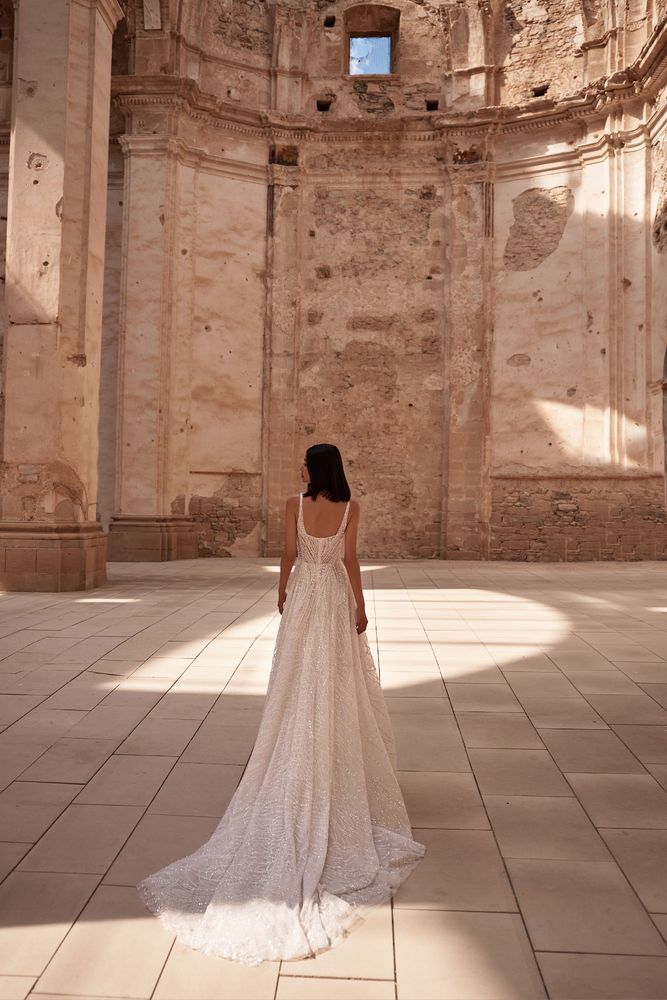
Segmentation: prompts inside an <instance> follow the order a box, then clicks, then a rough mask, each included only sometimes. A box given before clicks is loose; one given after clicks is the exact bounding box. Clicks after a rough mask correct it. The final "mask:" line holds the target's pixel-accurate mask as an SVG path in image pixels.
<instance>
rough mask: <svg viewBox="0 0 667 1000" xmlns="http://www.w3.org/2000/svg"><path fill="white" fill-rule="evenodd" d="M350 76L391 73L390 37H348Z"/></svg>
mask: <svg viewBox="0 0 667 1000" xmlns="http://www.w3.org/2000/svg"><path fill="white" fill-rule="evenodd" d="M349 71H350V75H351V76H386V75H388V74H389V73H391V35H350V66H349Z"/></svg>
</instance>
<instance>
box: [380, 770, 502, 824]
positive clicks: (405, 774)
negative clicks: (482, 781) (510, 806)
mask: <svg viewBox="0 0 667 1000" xmlns="http://www.w3.org/2000/svg"><path fill="white" fill-rule="evenodd" d="M398 778H399V782H400V785H401V789H402V792H403V796H404V798H405V804H406V807H407V810H408V815H409V816H410V821H411V823H412V826H413V827H427V828H429V829H440V830H488V829H489V822H488V820H487V818H486V812H485V811H484V806H483V805H482V800H481V798H480V797H479V792H478V791H477V786H476V784H475V780H474V778H473V776H472V775H471V774H455V773H452V772H449V773H448V772H444V771H439V772H438V771H432V772H430V773H423V772H420V771H399V772H398Z"/></svg>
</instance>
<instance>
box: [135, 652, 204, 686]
mask: <svg viewBox="0 0 667 1000" xmlns="http://www.w3.org/2000/svg"><path fill="white" fill-rule="evenodd" d="M192 659H193V658H192V657H191V658H189V659H181V658H178V657H175V656H171V657H169V656H157V655H156V656H150V657H149V658H148V659H147V660H144V662H143V663H142V664H141V666H140V667H137V669H136V670H135V671H134V673H133V674H132V676H133V677H141V678H142V679H143V678H147V677H166V678H169V679H170V680H174V681H176V680H178V678H179V677H181V675H182V674H184V673H185V671H186V670H187V669H188V667H189V666H190V664H191V662H192Z"/></svg>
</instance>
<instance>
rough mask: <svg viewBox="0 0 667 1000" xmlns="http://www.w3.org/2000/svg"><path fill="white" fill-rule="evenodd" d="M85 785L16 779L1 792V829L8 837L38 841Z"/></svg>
mask: <svg viewBox="0 0 667 1000" xmlns="http://www.w3.org/2000/svg"><path fill="white" fill-rule="evenodd" d="M80 788H81V785H75V784H62V785H61V784H57V783H55V782H53V783H52V782H44V783H42V782H39V781H14V782H12V784H11V785H9V786H8V787H7V788H5V789H4V791H3V792H0V830H1V831H2V836H3V837H4V838H6V839H7V840H11V841H18V842H21V841H23V842H25V843H28V844H34V843H35V842H36V841H37V840H39V838H40V837H41V836H42V834H43V833H44V831H45V830H47V829H48V828H49V827H50V826H51V824H52V823H53V821H54V820H55V819H57V817H58V816H59V815H60V814H61V812H63V811H64V810H65V809H66V808H67V806H68V805H69V804H70V802H71V801H72V799H73V798H74V797H75V796H76V794H77V792H78V791H79V789H80Z"/></svg>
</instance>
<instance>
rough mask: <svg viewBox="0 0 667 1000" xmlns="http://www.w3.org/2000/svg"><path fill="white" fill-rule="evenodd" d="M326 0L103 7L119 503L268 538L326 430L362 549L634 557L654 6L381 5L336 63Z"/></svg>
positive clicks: (656, 395)
mask: <svg viewBox="0 0 667 1000" xmlns="http://www.w3.org/2000/svg"><path fill="white" fill-rule="evenodd" d="M356 6H357V5H355V4H354V3H353V2H352V0H337V2H336V0H334V2H331V3H324V2H322V3H320V2H313V3H296V2H294V3H292V2H284V3H276V4H274V3H260V2H259V0H210V2H207V3H202V4H184V5H182V6H181V7H179V5H178V4H177V3H176V2H175V0H174V4H172V6H171V8H169V10H168V9H167V5H165V4H163V5H162V8H161V16H162V20H161V23H160V27H159V29H158V28H154V29H151V30H145V29H144V28H142V27H141V26H140V25H138V23H137V20H136V17H134V19H133V14H132V12H131V11H129V12H128V23H129V25H130V33H131V34H132V39H133V41H132V48H131V53H130V56H129V57H128V65H131V66H132V67H134V70H135V72H136V73H138V74H139V75H138V76H136V77H131V78H130V77H128V78H126V79H125V81H124V82H123V83H122V86H119V91H118V92H119V97H118V99H117V111H118V113H121V111H122V113H123V114H124V116H125V127H126V136H125V137H124V138H123V140H122V142H123V144H124V148H125V150H126V157H127V159H126V169H127V167H128V164H129V165H130V168H131V172H130V174H129V175H126V178H127V177H129V180H128V179H126V186H127V189H128V191H129V192H130V195H131V197H132V198H134V199H135V204H134V205H133V206H131V207H128V205H127V204H126V205H125V218H124V222H123V226H124V240H125V251H124V259H125V264H124V266H125V267H126V269H127V275H126V280H127V281H128V282H129V281H134V282H137V281H138V282H139V285H138V286H137V287H134V286H131V287H130V286H128V289H127V290H126V291H125V292H124V293H123V294H124V295H125V298H124V300H123V304H122V305H121V309H120V311H121V314H122V312H123V309H125V320H124V322H125V324H126V328H125V333H123V325H122V323H121V327H120V328H121V334H120V339H121V356H123V354H124V352H125V354H124V358H125V360H124V362H123V364H124V368H123V366H122V365H121V369H122V370H120V372H119V380H118V385H119V389H118V393H119V395H118V400H117V405H118V407H119V412H120V413H121V414H122V413H123V412H124V411H125V410H128V406H129V408H130V409H131V408H132V407H133V408H134V410H133V412H134V413H136V415H137V418H136V419H134V417H132V418H128V419H126V427H127V428H128V431H129V432H131V435H129V436H128V440H130V442H131V443H130V445H129V446H128V445H127V444H126V442H125V441H124V440H121V441H119V442H118V453H119V454H120V455H121V456H123V459H122V461H121V465H125V472H124V473H123V471H122V469H121V472H120V478H119V486H118V494H119V496H120V498H121V508H120V511H119V513H121V514H123V513H124V514H128V515H131V514H133V513H134V514H136V513H142V514H143V515H144V516H145V517H146V518H149V519H150V517H151V516H152V515H151V513H150V512H151V510H154V513H155V514H156V515H159V516H160V517H161V518H168V517H169V516H174V517H177V518H178V517H182V516H183V515H185V516H189V517H191V518H193V519H194V520H195V523H196V528H197V533H198V545H199V551H200V553H201V554H213V555H227V554H239V553H242V554H246V553H247V554H275V553H276V552H278V551H279V549H280V546H281V543H282V518H283V511H284V501H285V497H286V496H287V495H289V494H291V493H294V492H296V491H297V490H298V489H300V488H301V487H300V480H299V465H300V462H301V458H302V455H303V452H304V450H305V448H306V447H307V446H308V444H310V443H313V442H315V441H317V440H334V441H335V442H336V443H337V444H338V445H339V446H340V447H341V450H342V452H343V455H344V457H345V459H346V466H347V470H348V474H349V478H350V481H351V484H352V488H353V493H354V495H355V496H357V497H360V498H361V499H362V503H363V506H364V512H365V513H364V519H363V528H362V534H361V551H362V553H363V554H364V555H366V556H377V557H382V556H384V557H390V556H411V555H425V556H429V555H433V556H441V557H448V558H488V557H491V558H512V559H516V558H521V559H544V558H567V559H570V558H623V559H625V558H637V557H646V556H653V557H656V556H660V555H662V554H663V552H664V537H665V528H664V505H663V504H662V500H661V497H662V491H663V487H664V478H663V468H664V458H663V442H664V430H663V422H662V411H661V406H662V367H661V366H662V356H663V354H664V347H665V339H666V333H667V330H666V327H665V317H666V316H667V308H666V301H665V298H666V296H667V291H666V289H667V282H664V280H662V278H661V276H662V275H663V274H664V258H665V252H663V251H664V248H663V242H665V243H667V240H665V241H663V238H662V234H663V224H662V219H663V215H664V214H665V211H666V209H665V204H666V203H665V195H664V191H665V154H664V148H665V147H664V139H663V138H661V137H662V136H663V135H664V121H663V119H660V117H659V113H658V111H657V110H656V109H657V107H658V106H659V105H660V100H661V99H660V96H659V94H658V92H657V90H656V89H655V87H654V88H653V89H652V90H650V93H649V91H647V94H648V96H646V95H644V93H643V92H642V93H639V91H640V90H641V87H644V86H645V85H646V84H645V82H641V83H640V82H639V81H640V80H641V81H646V79H648V78H649V77H650V76H651V74H653V73H656V72H658V70H657V69H656V68H655V66H654V63H652V62H651V59H652V58H653V57H652V56H651V54H650V52H648V50H646V51H644V55H643V56H642V59H644V63H642V64H641V65H640V63H638V64H637V66H635V67H634V68H632V69H631V70H630V71H628V72H626V71H625V68H626V67H627V66H628V65H629V64H630V62H632V60H633V59H635V57H636V56H637V54H638V53H639V51H640V49H641V46H642V45H643V44H644V42H645V40H646V38H647V37H648V34H649V32H650V31H651V30H653V29H654V28H655V27H656V25H657V24H658V21H659V18H660V16H661V14H660V11H661V8H660V7H659V5H656V4H649V5H646V4H644V3H643V0H637V2H633V3H631V4H624V3H620V2H619V3H606V2H605V3H597V2H596V0H590V2H586V3H583V4H582V3H580V2H578V0H563V2H558V3H556V2H555V0H510V2H508V3H502V4H501V3H491V4H479V3H477V2H476V0H475V2H473V0H470V2H466V3H454V2H451V3H450V2H448V0H443V2H442V3H437V2H427V3H414V2H413V0H396V2H395V3H393V4H392V5H391V7H392V8H393V11H394V14H391V17H393V18H394V21H393V22H392V23H395V22H396V19H397V17H398V15H400V18H398V21H399V25H398V65H397V67H395V68H397V70H398V72H397V73H396V74H394V75H391V76H389V77H386V78H378V79H370V78H369V79H363V78H353V77H350V76H348V75H347V73H346V69H347V66H346V62H345V54H346V49H345V32H346V27H349V24H350V23H352V22H351V21H350V20H349V19H350V18H354V17H357V16H359V17H361V18H362V20H363V18H367V19H368V18H370V19H371V21H372V19H373V18H380V19H381V18H382V17H386V16H389V15H387V14H386V13H382V12H379V8H378V6H377V5H370V12H369V11H368V10H366V11H363V12H362V13H361V14H359V12H358V11H355V8H356ZM177 13H178V16H177ZM325 21H326V23H325ZM359 23H361V21H360V22H359ZM368 24H370V22H368ZM378 24H379V21H378ZM367 26H368V25H367ZM371 26H372V25H371ZM647 52H648V55H647ZM640 62H641V60H640ZM593 81H597V82H596V83H595V84H593ZM545 85H548V90H547V92H546V93H542V92H541V91H542V90H543V88H544V86H545ZM646 86H648V85H646ZM651 86H652V85H651ZM582 88H583V89H582ZM649 89H650V88H649ZM427 102H428V103H427ZM649 205H650V206H651V208H650V213H648V211H647V206H649ZM649 214H650V218H649ZM651 227H652V228H651ZM665 232H667V229H665ZM111 235H113V234H111ZM111 235H110V238H111ZM156 248H157V249H156ZM110 260H111V261H113V253H112V254H110ZM127 261H130V265H131V266H128V264H127ZM110 266H113V264H111V265H110ZM109 287H110V289H111V291H110V293H109V309H110V311H111V312H113V307H114V303H113V294H115V293H114V292H113V288H114V287H116V286H114V283H113V281H111V283H110V286H109ZM128 303H129V304H131V306H132V308H131V311H130V312H131V316H132V317H133V319H132V323H133V324H134V326H133V328H132V330H131V329H130V326H127V323H128V320H127V314H128V309H127V307H128ZM109 322H110V327H111V326H112V325H113V321H112V320H111V319H110V321H109ZM123 337H125V341H123ZM111 339H112V336H111ZM110 342H111V340H110ZM123 343H124V344H125V346H124V347H123ZM128 350H129V351H130V354H131V352H132V350H134V352H135V354H134V356H133V357H129V356H128V354H127V351H128ZM108 378H109V379H110V380H111V382H113V372H112V371H111V369H109V373H108ZM128 412H129V410H128ZM105 447H108V448H110V447H111V442H110V441H108V443H107V445H105ZM128 447H129V451H127V450H126V449H127V448H128ZM133 462H134V465H133V464H132V463H133ZM147 473H148V474H147ZM109 475H110V473H109ZM142 477H143V478H142ZM135 501H136V504H135V506H137V505H138V506H137V509H136V510H134V509H133V506H132V505H133V503H135ZM139 507H141V510H139Z"/></svg>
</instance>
